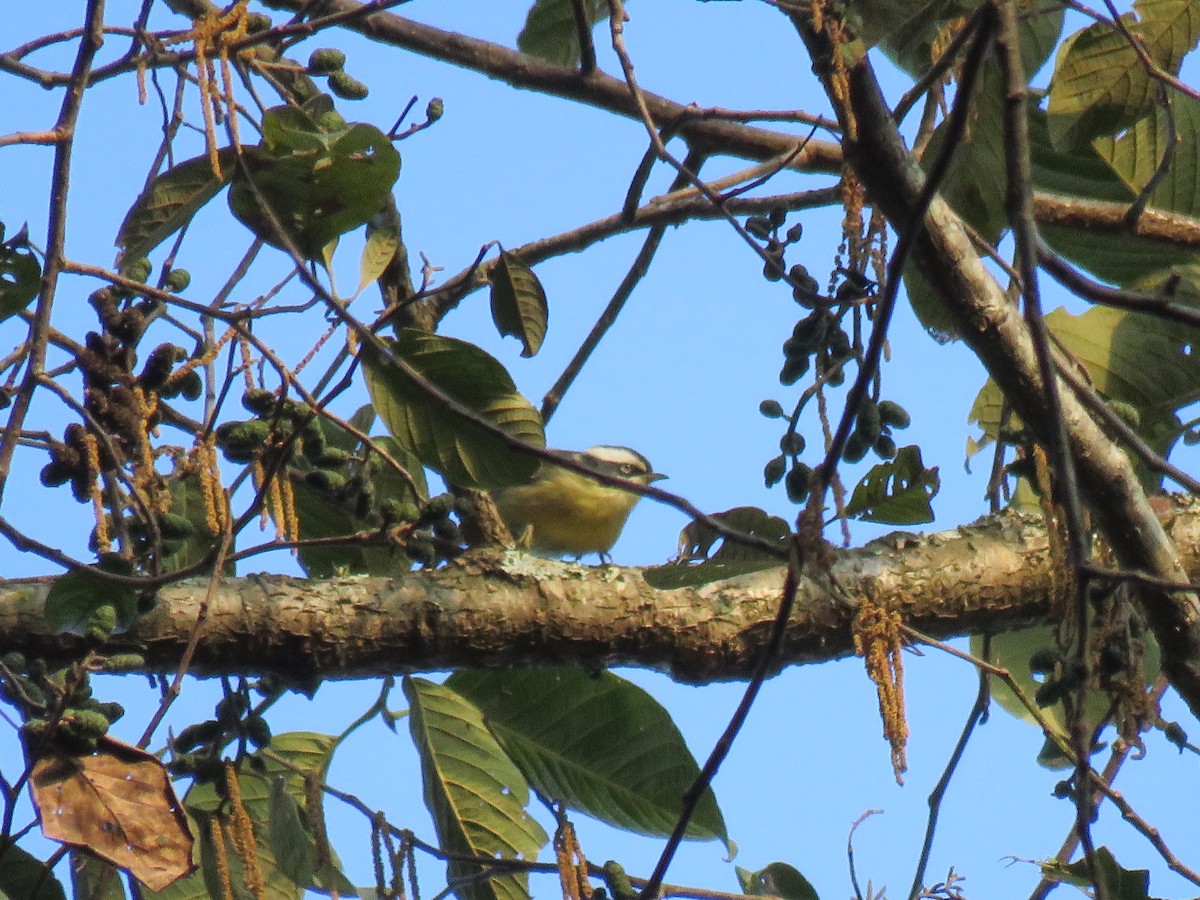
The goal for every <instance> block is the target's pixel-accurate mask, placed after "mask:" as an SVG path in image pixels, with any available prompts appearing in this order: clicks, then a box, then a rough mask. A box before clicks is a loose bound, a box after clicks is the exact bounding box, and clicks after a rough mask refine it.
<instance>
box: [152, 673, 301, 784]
mask: <svg viewBox="0 0 1200 900" xmlns="http://www.w3.org/2000/svg"><path fill="white" fill-rule="evenodd" d="M267 690H268V693H267V696H268V697H272V696H275V695H276V694H277V693H278V691H277V690H275V689H274V688H273V687H272V688H269V689H267ZM233 741H237V742H239V743H243V744H249V745H250V747H252V748H254V749H256V750H261V749H262V748H264V747H268V746H270V744H271V726H270V725H268V724H267V720H266V719H265V718H263V716H262V714H261V713H260V712H258V711H256V710H255V709H254V708H252V706H251V702H250V693H249V691H248V690H238V691H232V690H231V691H229V692H228V693H226V695H225V696H224V697H222V698H221V700H220V701H218V702H217V705H216V707H215V709H214V710H213V717H212V718H211V719H206V720H204V721H203V722H196V723H195V724H193V725H188V726H187V727H186V728H184V729H182V730H181V731H180V732H179V734H177V735H175V736H174V738H173V739H172V740H171V753H172V757H171V761H170V762H169V763H168V765H167V768H168V769H169V770H170V772H171V774H172V775H173V776H177V777H178V776H182V775H187V776H191V777H193V778H195V779H196V781H199V782H216V781H219V780H220V779H221V778H222V777H223V775H224V768H225V764H224V761H223V751H224V749H225V747H226V746H227V745H228V744H230V743H232V742H233ZM252 759H257V757H252Z"/></svg>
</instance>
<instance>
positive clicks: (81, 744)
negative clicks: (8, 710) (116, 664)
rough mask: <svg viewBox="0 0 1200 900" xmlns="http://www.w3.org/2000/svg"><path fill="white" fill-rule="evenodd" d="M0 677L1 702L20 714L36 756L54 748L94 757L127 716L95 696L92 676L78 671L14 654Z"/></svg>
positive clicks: (3, 664)
mask: <svg viewBox="0 0 1200 900" xmlns="http://www.w3.org/2000/svg"><path fill="white" fill-rule="evenodd" d="M0 673H2V677H0V699H3V700H4V701H5V702H6V703H9V704H11V705H12V706H14V707H16V709H17V710H18V711H19V712H20V714H21V718H22V719H23V720H24V721H23V724H22V725H21V735H22V737H23V738H24V740H25V744H26V747H27V748H28V749H29V751H30V754H31V755H32V756H39V755H41V754H42V753H44V752H45V749H44V748H47V747H48V745H50V744H53V746H54V747H55V749H57V750H59V751H61V752H66V753H71V754H78V755H84V754H88V753H91V752H93V751H94V750H95V749H96V744H97V742H98V741H99V740H100V738H102V737H104V735H105V734H107V733H108V729H109V726H110V725H112V723H114V722H116V721H117V720H118V719H120V718H121V716H123V715H124V714H125V709H124V707H122V706H121V704H120V703H116V702H111V701H109V702H105V701H101V700H97V699H96V698H95V697H93V696H92V686H91V683H90V680H89V676H88V673H87V671H86V670H85V669H83V668H82V667H80V666H72V667H70V668H66V669H58V670H55V671H50V668H49V666H48V665H47V663H46V661H45V660H44V659H33V660H28V659H26V658H25V656H24V655H23V654H21V653H18V652H15V651H14V652H12V653H7V654H5V655H4V657H3V659H0Z"/></svg>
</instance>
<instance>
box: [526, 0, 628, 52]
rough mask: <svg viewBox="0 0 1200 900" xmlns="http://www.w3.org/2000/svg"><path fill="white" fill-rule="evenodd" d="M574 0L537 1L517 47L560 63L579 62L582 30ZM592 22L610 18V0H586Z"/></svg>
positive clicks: (584, 9) (585, 5)
mask: <svg viewBox="0 0 1200 900" xmlns="http://www.w3.org/2000/svg"><path fill="white" fill-rule="evenodd" d="M573 6H574V3H573V0H536V2H535V3H534V4H533V6H531V7H530V8H529V15H528V16H526V18H525V27H524V28H522V29H521V33H520V34H519V35H517V49H518V50H520V51H521V52H522V53H528V54H529V55H530V56H536V57H538V58H539V59H544V60H546V62H551V63H557V64H558V65H560V66H577V65H579V57H580V48H579V29H578V27H577V26H576V24H575V11H574V9H573ZM583 12H584V15H585V16H586V17H587V20H588V25H589V26H594V25H595V24H596V23H597V22H602V21H604V20H605V19H607V18H608V2H607V0H583Z"/></svg>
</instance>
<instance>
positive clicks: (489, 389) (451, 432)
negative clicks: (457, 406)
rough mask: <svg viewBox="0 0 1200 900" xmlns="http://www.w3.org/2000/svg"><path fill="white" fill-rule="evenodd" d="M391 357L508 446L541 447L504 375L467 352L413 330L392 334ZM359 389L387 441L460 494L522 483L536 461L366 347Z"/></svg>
mask: <svg viewBox="0 0 1200 900" xmlns="http://www.w3.org/2000/svg"><path fill="white" fill-rule="evenodd" d="M390 346H391V349H392V352H393V353H394V354H395V355H396V357H398V358H399V359H400V360H403V361H404V362H405V363H407V364H408V365H409V366H410V367H411V368H412V369H413V370H414V371H415V372H416V373H417V374H418V375H419V376H420V377H421V378H423V379H424V380H425V381H427V382H428V383H429V384H431V385H433V386H434V387H436V388H437V389H439V390H440V391H441V392H442V393H444V394H446V395H447V396H449V397H451V398H453V399H455V400H457V401H458V402H459V403H461V404H463V405H464V406H466V407H467V408H469V409H471V410H473V411H474V412H475V413H476V414H478V415H479V416H480V417H482V418H483V419H485V420H487V421H489V422H491V423H492V424H493V425H495V426H496V427H498V428H500V429H502V430H503V431H505V432H506V433H508V434H509V435H511V436H512V437H514V438H517V439H519V440H520V441H522V442H523V443H526V444H530V445H532V446H535V447H544V446H545V444H546V438H545V433H544V432H543V430H542V419H541V416H540V415H538V412H537V410H536V409H534V407H533V404H531V403H530V402H529V401H528V400H526V399H525V398H524V397H523V396H521V395H520V394H519V393H517V389H516V385H514V384H513V381H512V378H511V377H510V376H509V374H508V372H507V371H505V369H504V367H503V366H502V365H500V363H499V362H497V361H496V360H495V359H494V358H493V357H491V356H489V355H488V354H487V353H485V352H484V351H483V350H480V349H479V348H478V347H476V346H475V345H473V344H469V343H467V342H466V341H460V340H456V339H454V338H448V337H443V336H441V335H436V334H428V333H426V332H423V331H419V330H417V329H414V328H403V329H398V330H397V337H396V340H395V341H394V342H392V343H391V345H390ZM362 358H363V362H364V369H365V374H366V381H367V388H368V390H369V391H370V393H371V401H372V404H373V405H374V407H375V411H376V412H377V413H378V414H379V417H380V418H381V419H383V421H384V423H385V424H386V425H387V428H388V431H389V432H391V434H392V437H394V438H396V440H397V441H399V442H400V444H401V445H402V446H404V447H407V448H408V449H409V450H411V451H412V452H413V453H415V454H416V456H417V457H418V458H419V459H420V460H421V462H422V463H424V464H425V465H426V466H428V467H429V468H431V469H433V470H434V471H436V472H438V473H440V474H441V475H442V476H443V477H445V478H446V479H447V480H448V481H450V482H451V483H453V484H456V485H459V486H461V487H476V488H481V489H483V490H488V489H490V488H494V487H501V486H503V485H507V484H520V483H522V482H525V481H528V480H529V478H530V477H531V476H532V475H533V472H534V470H535V469H536V468H537V465H538V463H537V460H536V459H534V458H533V457H531V456H529V455H528V454H525V453H521V452H519V451H517V450H514V449H512V448H511V447H509V446H508V445H507V444H506V443H504V442H503V441H501V440H500V439H499V438H497V437H495V436H493V435H492V434H490V433H488V432H485V431H483V430H482V429H481V428H480V427H479V426H477V425H475V424H474V423H473V422H471V421H470V420H468V419H467V418H465V417H463V416H461V415H459V414H457V413H455V412H454V411H452V410H450V409H448V408H447V407H446V406H445V405H444V404H443V403H441V402H440V401H439V400H437V399H435V398H433V397H431V396H430V395H429V394H428V393H427V392H426V391H425V390H423V389H422V388H421V387H420V386H419V385H417V384H415V383H414V382H413V381H412V380H411V379H409V378H408V377H407V376H406V375H405V374H403V373H402V372H400V371H399V370H398V369H397V368H396V367H394V366H392V365H390V364H389V363H388V362H387V361H386V360H383V359H380V358H378V357H377V356H376V355H375V353H374V351H373V350H372V349H371V348H370V347H369V346H365V347H364V348H363V354H362Z"/></svg>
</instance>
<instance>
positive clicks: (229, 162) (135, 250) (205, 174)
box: [117, 147, 236, 259]
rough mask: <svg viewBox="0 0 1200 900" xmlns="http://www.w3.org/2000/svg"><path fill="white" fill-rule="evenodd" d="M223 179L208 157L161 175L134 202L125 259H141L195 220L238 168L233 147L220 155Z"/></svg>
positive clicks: (124, 226)
mask: <svg viewBox="0 0 1200 900" xmlns="http://www.w3.org/2000/svg"><path fill="white" fill-rule="evenodd" d="M217 156H218V160H219V161H220V164H221V172H222V173H223V177H220V178H218V177H217V176H216V175H214V174H213V170H212V163H211V162H210V161H209V158H208V154H205V155H204V156H197V157H194V158H193V159H189V160H185V161H184V162H181V163H179V165H176V166H172V167H171V168H169V169H167V171H165V172H163V173H162V174H161V175H158V176H156V177H155V178H154V180H153V181H151V182H150V185H149V187H147V188H146V190H144V191H143V192H142V194H141V196H139V197H138V198H137V200H135V201H134V203H133V206H132V207H130V209H129V212H128V213H126V214H125V221H124V222H122V223H121V230H120V231H119V232H117V246H118V247H120V248H121V250H122V255H123V257H124V258H125V259H139V258H140V257H143V256H146V255H147V254H149V252H150V251H151V250H153V249H154V248H155V247H157V246H158V245H159V244H161V243H162V242H163V241H165V240H166V239H167V238H169V237H170V236H171V235H173V234H174V233H175V232H176V231H178V230H179V229H180V228H182V227H183V226H184V225H186V224H187V223H188V222H190V221H191V220H192V216H194V215H195V214H196V212H197V211H198V210H199V209H200V207H202V206H204V204H205V203H207V202H208V201H209V200H211V199H212V198H213V197H215V196H216V195H217V194H219V193H220V192H221V189H222V188H224V187H225V185H226V184H228V183H229V173H231V172H232V171H233V169H234V166H235V159H236V157H235V155H234V151H233V148H231V147H225V148H223V149H221V150H220V151H219V152H218V154H217Z"/></svg>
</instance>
